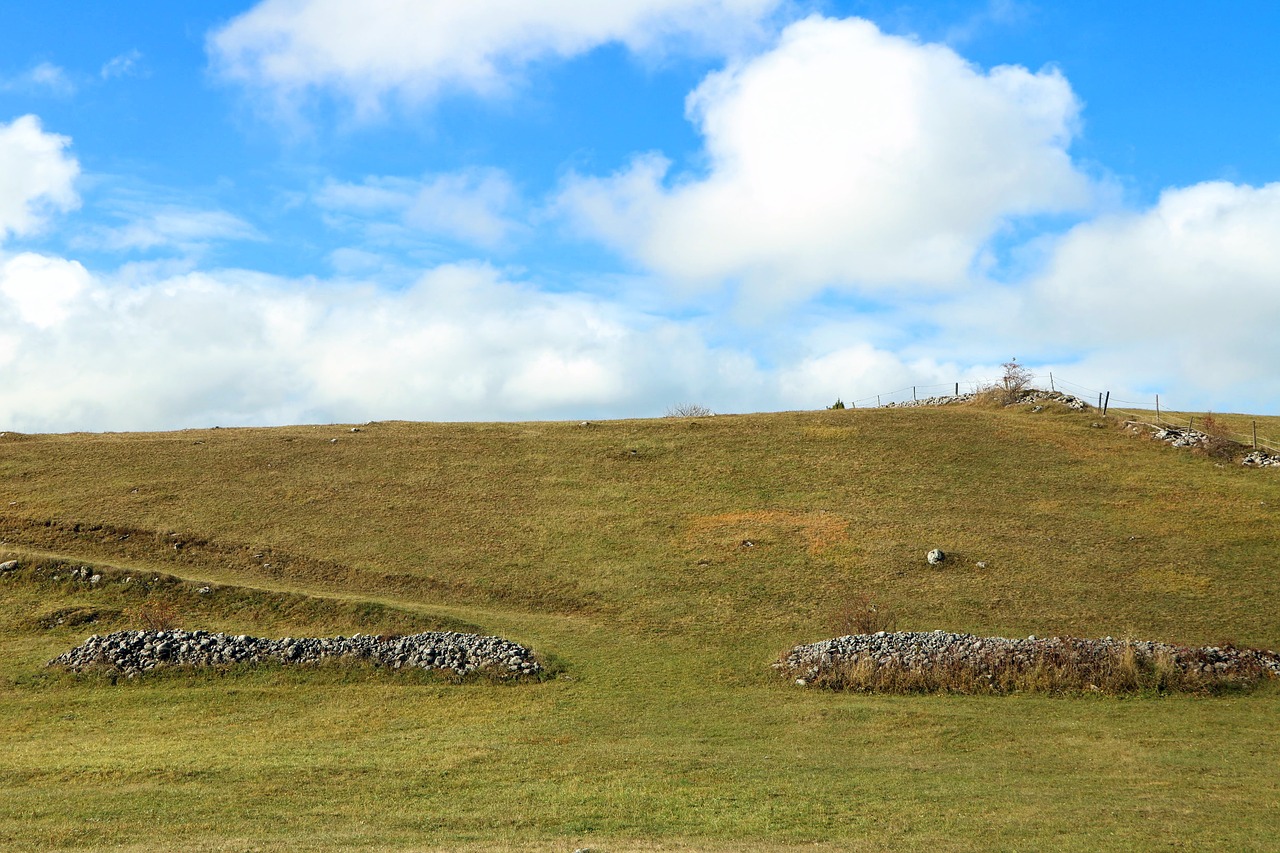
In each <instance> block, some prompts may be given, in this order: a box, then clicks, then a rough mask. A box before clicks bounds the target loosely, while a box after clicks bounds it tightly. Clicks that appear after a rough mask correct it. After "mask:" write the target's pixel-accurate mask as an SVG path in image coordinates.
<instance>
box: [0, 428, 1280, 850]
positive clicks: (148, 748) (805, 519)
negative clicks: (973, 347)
mask: <svg viewBox="0 0 1280 853" xmlns="http://www.w3.org/2000/svg"><path fill="white" fill-rule="evenodd" d="M1095 421H1097V415H1096V414H1095V413H1083V414H1077V413H1069V412H1059V411H1053V410H1048V409H1047V410H1045V411H1042V412H1039V413H1031V412H1029V411H1027V410H1025V409H1024V410H1014V409H1010V410H1003V411H1001V410H992V409H983V408H980V407H948V408H943V409H909V410H847V411H843V412H839V411H834V412H812V413H787V414H774V415H752V416H729V417H725V416H721V417H715V418H702V419H696V420H680V419H662V420H652V421H626V422H602V423H598V424H592V425H590V426H579V425H578V424H576V423H533V424H409V423H377V424H369V425H362V426H361V432H358V433H353V432H351V431H350V427H293V428H282V429H272V430H266V429H261V430H238V429H223V430H209V431H188V432H179V433H164V434H137V435H134V434H129V435H70V436H15V435H14V434H12V433H10V434H8V435H7V436H5V437H4V438H0V540H4V544H0V553H9V554H11V555H13V556H17V557H18V558H19V559H20V560H22V561H23V563H24V565H32V564H37V563H38V564H40V565H43V566H46V567H48V568H49V571H50V572H54V571H56V568H55V567H56V566H58V565H68V566H78V565H81V564H84V565H91V566H94V567H101V568H100V570H101V571H103V572H104V578H105V579H106V580H105V581H104V582H103V583H99V584H98V585H95V586H93V587H90V586H89V585H87V584H85V583H79V582H71V581H68V580H66V578H65V576H60V579H59V581H57V582H54V581H52V580H49V577H50V575H49V573H46V574H45V575H42V576H40V578H37V577H36V576H34V575H31V574H26V573H18V574H15V573H10V574H9V575H7V576H4V577H3V579H0V721H2V722H3V725H2V726H0V755H2V756H4V758H3V760H0V780H2V782H3V797H0V847H4V848H5V849H15V850H27V849H40V850H44V849H60V848H65V849H117V848H118V849H131V850H172V849H183V850H253V849H260V850H294V849H318V850H339V849H368V850H387V849H389V850H396V849H404V850H417V849H484V850H488V849H516V850H524V849H530V850H573V849H575V848H576V847H584V846H591V847H595V848H598V849H601V850H627V849H638V850H656V849H691V850H692V849H722V850H758V849H782V848H787V847H791V846H804V847H806V848H807V849H808V848H812V847H813V845H814V842H818V843H819V849H821V847H822V846H823V845H825V846H826V847H827V849H840V850H844V849H872V850H874V849H920V848H930V849H942V850H951V849H958V850H970V849H972V850H977V849H992V848H995V849H1011V850H1012V849H1043V848H1054V849H1067V850H1075V849H1078V850H1086V849H1088V850H1092V849H1099V848H1103V849H1152V848H1156V847H1170V846H1185V847H1190V848H1206V847H1208V848H1214V849H1233V850H1249V849H1256V850H1266V849H1274V848H1275V847H1276V846H1277V845H1280V808H1277V803H1280V774H1278V773H1276V770H1275V768H1276V767H1280V740H1278V739H1277V738H1276V732H1278V731H1280V689H1277V687H1276V686H1275V685H1269V686H1267V687H1264V688H1262V689H1260V690H1258V691H1256V692H1254V693H1250V694H1237V695H1229V696H1221V697H1154V696H1140V697H1131V698H1127V699H1118V698H1106V697H1071V698H1062V697H1046V696H1032V695H1017V696H1012V697H1004V698H995V697H966V696H958V695H950V696H905V697H903V696H865V695H839V694H834V693H823V692H816V691H812V690H804V689H801V688H798V687H796V686H794V685H792V684H788V683H786V682H784V681H782V680H781V679H778V678H777V677H775V675H774V674H773V671H772V669H771V668H770V663H771V662H772V661H773V660H774V659H775V658H776V657H777V656H778V654H779V653H781V652H782V651H784V650H785V649H787V648H789V647H790V646H792V645H794V644H796V643H800V642H808V641H812V640H816V639H821V638H823V637H826V636H830V635H831V634H832V633H833V631H834V628H833V624H834V621H835V620H836V618H837V616H838V614H839V612H840V609H841V605H842V604H844V603H846V602H848V601H849V600H851V599H853V598H855V597H857V596H859V595H868V596H870V597H871V598H872V599H873V600H875V601H876V602H878V603H880V604H881V605H882V606H885V607H888V608H891V609H892V610H893V611H894V612H895V613H896V614H897V617H898V627H899V628H901V629H910V630H930V629H934V628H943V629H947V630H959V631H971V632H974V633H980V634H1004V635H1008V636H1019V635H1021V636H1025V635H1027V634H1032V633H1034V634H1037V635H1042V636H1044V635H1051V634H1072V635H1076V636H1102V635H1112V636H1130V637H1136V638H1143V639H1158V640H1165V641H1172V642H1182V643H1189V644H1206V643H1218V642H1224V641H1232V642H1235V643H1238V644H1241V645H1253V646H1263V647H1268V648H1278V647H1280V615H1278V614H1280V608H1277V607H1276V606H1275V601H1274V596H1275V591H1276V588H1277V579H1278V578H1280V570H1277V569H1276V568H1275V561H1274V549H1275V546H1276V530H1277V529H1278V528H1277V520H1278V510H1280V472H1277V471H1275V470H1262V471H1255V470H1247V469H1240V468H1236V467H1232V466H1222V467H1219V466H1217V465H1216V464H1215V463H1214V461H1213V460H1210V459H1207V458H1204V457H1200V456H1197V455H1195V454H1192V453H1190V452H1187V451H1181V450H1175V449H1172V448H1168V447H1165V446H1162V445H1159V444H1156V443H1152V442H1149V441H1145V440H1142V439H1139V438H1136V437H1133V436H1131V435H1129V434H1127V433H1125V432H1124V431H1123V430H1122V429H1120V428H1119V427H1118V425H1115V424H1109V425H1107V426H1106V427H1105V428H1101V429H1099V428H1094V427H1092V426H1091V424H1092V423H1094V422H1095ZM335 438H336V439H337V441H336V442H333V441H332V439H335ZM747 542H749V543H751V544H750V545H746V544H744V543H747ZM175 545H177V546H178V547H176V548H175V547H174V546H175ZM931 547H941V548H943V549H944V550H946V551H947V552H948V553H949V554H951V555H952V559H950V560H949V561H948V562H947V563H946V564H944V566H943V567H942V568H931V567H929V566H927V565H926V563H925V560H924V553H925V552H926V551H927V550H928V549H929V548H931ZM0 559H3V557H0ZM979 561H981V562H983V563H985V567H979V566H978V565H977V564H978V562H979ZM126 576H127V577H131V578H132V579H133V580H132V581H131V582H130V583H131V584H137V583H139V582H140V581H146V582H147V583H150V584H151V591H150V593H147V592H146V591H145V590H144V589H143V588H142V587H137V586H133V587H127V585H126V584H124V583H123V580H122V578H123V577H126ZM166 576H174V577H177V578H183V579H186V580H188V581H190V582H191V583H189V584H187V583H176V582H175V583H166V582H164V577H166ZM41 578H43V579H41ZM147 578H160V580H156V581H147V580H146V579H147ZM206 583H212V584H213V585H214V586H215V591H214V593H212V594H209V595H204V596H201V595H199V594H197V593H195V592H194V589H195V587H196V586H198V585H203V584H206ZM149 598H150V599H151V600H152V601H153V602H154V601H163V602H167V603H168V604H170V605H171V606H172V607H173V608H174V609H175V610H176V611H177V612H178V614H179V617H180V621H181V627H185V628H210V629H224V630H232V631H236V632H243V633H258V634H264V635H270V636H282V635H285V634H292V635H295V636H296V635H299V634H302V633H317V634H334V633H353V632H356V631H362V632H365V633H373V632H382V631H387V632H390V631H398V632H403V631H407V630H425V629H427V628H432V627H446V628H448V627H452V628H468V629H471V630H481V631H484V632H492V633H499V634H502V635H504V636H507V637H509V638H510V639H513V640H516V641H518V642H521V643H524V644H526V645H530V646H532V647H533V648H534V649H535V650H537V651H538V652H539V653H541V654H543V655H545V656H547V658H548V660H550V661H552V662H554V663H555V664H556V665H557V667H559V668H560V671H559V672H558V675H557V677H555V678H552V679H550V680H548V681H545V682H542V683H532V684H519V685H494V684H488V683H469V684H451V683H447V682H445V681H443V680H441V679H438V678H429V677H421V676H415V675H405V674H390V673H384V672H379V671H373V670H367V669H360V668H352V667H326V668H321V669H317V670H288V669H283V668H279V667H274V668H273V667H267V668H262V669H258V670H239V671H235V672H229V673H217V674H208V673H204V674H169V675H163V676H157V677H145V678H142V679H139V680H137V681H134V682H122V683H118V684H112V683H110V681H108V680H106V679H102V678H77V677H73V676H69V675H65V674H58V673H50V672H47V671H45V670H44V669H43V663H44V661H46V660H48V659H49V658H51V657H53V656H55V655H56V654H58V653H60V652H62V651H65V650H66V649H67V648H69V647H70V646H72V645H74V644H75V643H77V642H78V641H79V640H80V639H82V638H83V637H85V636H87V635H88V634H90V633H94V632H95V631H96V632H102V631H105V630H112V629H115V628H119V627H126V626H130V625H131V624H133V621H136V618H137V613H138V608H139V607H140V606H142V605H143V604H144V603H145V602H146V601H147V600H148V599H149ZM72 607H78V608H88V609H97V610H99V611H100V612H101V614H102V615H101V616H100V621H99V622H98V623H86V624H82V625H78V626H74V627H67V626H65V625H64V626H55V627H52V628H49V627H42V625H41V621H40V617H41V616H43V615H47V614H49V613H52V612H53V611H56V610H60V609H67V608H72ZM131 620H133V621H131Z"/></svg>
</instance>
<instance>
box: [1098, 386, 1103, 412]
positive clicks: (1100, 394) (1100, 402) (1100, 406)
mask: <svg viewBox="0 0 1280 853" xmlns="http://www.w3.org/2000/svg"><path fill="white" fill-rule="evenodd" d="M1098 410H1099V411H1101V410H1102V392H1101V391H1099V392H1098ZM1104 414H1105V413H1104Z"/></svg>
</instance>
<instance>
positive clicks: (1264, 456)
mask: <svg viewBox="0 0 1280 853" xmlns="http://www.w3.org/2000/svg"><path fill="white" fill-rule="evenodd" d="M1130 428H1131V429H1134V430H1136V431H1137V432H1142V431H1143V429H1144V427H1143V426H1142V425H1141V424H1138V423H1131V424H1130ZM1152 429H1153V431H1152V433H1151V437H1152V438H1154V439H1156V440H1157V441H1163V442H1165V443H1166V444H1168V445H1169V446H1170V447H1193V448H1194V447H1206V446H1207V445H1208V444H1209V443H1210V442H1211V441H1212V440H1213V438H1212V436H1210V435H1208V434H1207V433H1203V432H1201V431H1200V430H1198V429H1193V428H1191V427H1179V426H1159V427H1153V428H1152ZM1239 448H1240V449H1242V450H1244V449H1247V448H1245V447H1244V446H1243V445H1239ZM1240 464H1241V465H1245V466H1248V467H1251V468H1280V454H1274V453H1268V452H1267V451H1265V450H1249V452H1248V453H1246V454H1245V455H1244V457H1243V458H1242V459H1241V460H1240Z"/></svg>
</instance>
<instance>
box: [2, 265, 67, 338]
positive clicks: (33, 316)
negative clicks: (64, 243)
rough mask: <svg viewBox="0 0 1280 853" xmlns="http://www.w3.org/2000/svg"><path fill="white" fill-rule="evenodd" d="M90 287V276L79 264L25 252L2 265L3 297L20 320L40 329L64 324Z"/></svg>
mask: <svg viewBox="0 0 1280 853" xmlns="http://www.w3.org/2000/svg"><path fill="white" fill-rule="evenodd" d="M88 287H89V273H88V271H86V270H85V268H84V267H83V266H81V265H80V264H79V263H77V262H76V261H68V260H64V259H62V258H50V257H46V256H44V255H37V254H34V253H32V252H24V253H22V254H20V255H17V256H15V257H12V258H9V259H8V260H6V261H5V262H4V263H3V264H0V294H3V296H4V297H5V299H7V300H8V302H9V304H10V305H12V307H13V309H14V311H15V312H16V314H17V318H18V319H19V320H22V321H23V322H26V323H30V324H31V325H33V326H35V327H36V328H39V329H49V328H52V327H54V326H57V325H58V324H60V323H62V322H64V321H65V320H66V319H67V315H68V314H70V312H71V309H72V307H73V305H74V304H75V302H76V300H77V298H78V297H79V296H80V295H81V294H82V293H84V292H85V290H87V289H88Z"/></svg>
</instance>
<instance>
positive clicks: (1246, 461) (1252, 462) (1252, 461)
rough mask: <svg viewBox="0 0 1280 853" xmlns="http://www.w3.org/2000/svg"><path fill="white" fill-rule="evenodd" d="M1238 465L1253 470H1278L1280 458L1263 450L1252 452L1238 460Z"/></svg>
mask: <svg viewBox="0 0 1280 853" xmlns="http://www.w3.org/2000/svg"><path fill="white" fill-rule="evenodd" d="M1240 464H1241V465H1249V466H1251V467H1254V468H1280V456H1277V455H1275V454H1272V453H1267V452H1266V451H1263V450H1252V451H1250V452H1249V453H1248V454H1246V455H1245V457H1244V458H1243V459H1241V460H1240Z"/></svg>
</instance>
